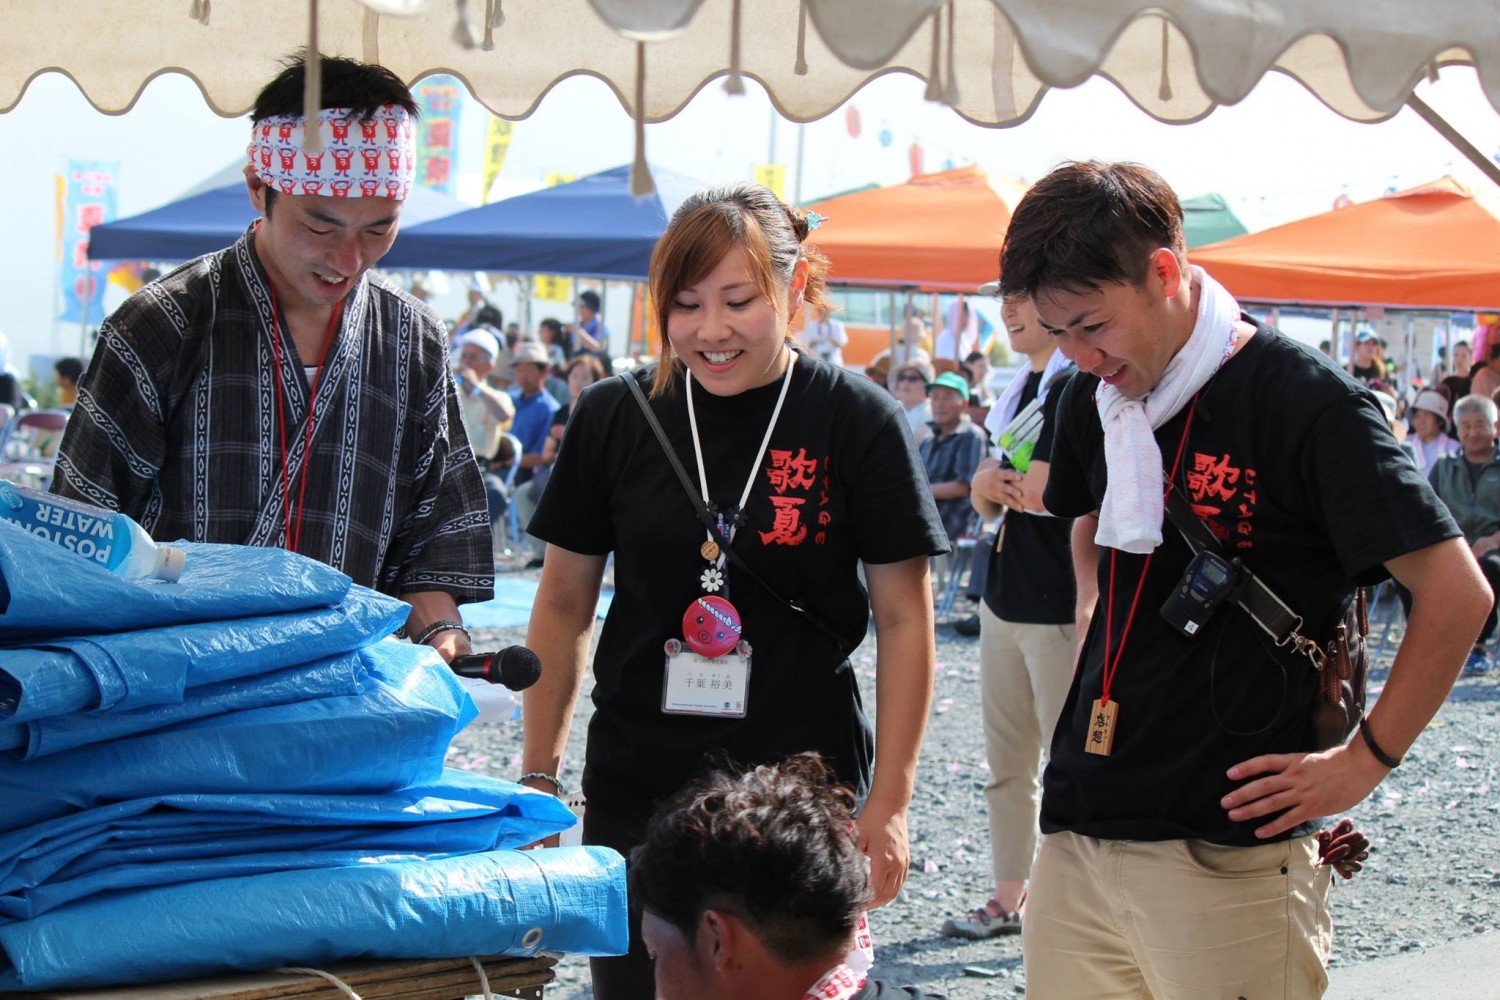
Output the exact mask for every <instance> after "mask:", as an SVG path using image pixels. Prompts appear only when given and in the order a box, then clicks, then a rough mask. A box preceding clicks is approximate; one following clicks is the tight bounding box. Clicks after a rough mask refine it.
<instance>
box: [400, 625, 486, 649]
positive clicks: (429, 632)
mask: <svg viewBox="0 0 1500 1000" xmlns="http://www.w3.org/2000/svg"><path fill="white" fill-rule="evenodd" d="M439 632H462V633H463V634H464V638H465V639H468V640H469V641H470V642H472V641H473V640H474V637H473V636H472V635H470V634H469V630H468V629H467V628H465V627H464V623H463V622H455V621H449V620H446V619H445V620H443V621H437V622H433V623H432V624H431V625H429V626H427V627H426V628H424V629H423V630H422V631H421V632H418V633H417V637H416V638H415V639H413V640H412V642H414V643H416V644H417V645H418V646H425V645H427V640H428V639H431V638H432V637H433V636H435V635H437V634H438V633H439Z"/></svg>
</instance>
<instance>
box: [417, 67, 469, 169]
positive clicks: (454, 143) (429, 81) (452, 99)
mask: <svg viewBox="0 0 1500 1000" xmlns="http://www.w3.org/2000/svg"><path fill="white" fill-rule="evenodd" d="M460 86H461V85H460V84H459V82H458V80H457V79H455V78H454V77H451V76H429V77H427V78H426V79H425V80H422V81H421V82H420V83H418V84H417V85H416V88H415V89H414V91H413V96H414V97H416V99H417V106H418V107H419V108H420V109H421V111H422V115H421V118H420V119H419V121H420V123H421V124H420V126H419V127H418V129H417V183H418V184H420V185H422V186H423V187H427V188H432V189H433V190H434V191H441V192H442V193H443V194H446V195H452V194H453V193H454V191H455V189H456V188H457V187H458V120H459V114H460V112H462V111H463V92H462V91H461V90H460V89H459V88H460Z"/></svg>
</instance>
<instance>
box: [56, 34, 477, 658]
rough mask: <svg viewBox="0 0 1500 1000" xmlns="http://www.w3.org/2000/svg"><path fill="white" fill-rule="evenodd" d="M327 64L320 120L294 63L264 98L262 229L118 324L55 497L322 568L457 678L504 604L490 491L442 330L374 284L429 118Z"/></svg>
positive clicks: (257, 176)
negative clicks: (481, 629) (469, 608)
mask: <svg viewBox="0 0 1500 1000" xmlns="http://www.w3.org/2000/svg"><path fill="white" fill-rule="evenodd" d="M319 58H321V67H320V69H321V76H322V92H321V101H320V103H319V106H320V107H321V108H322V110H321V111H319V112H318V113H317V115H316V117H315V118H314V119H312V120H309V119H308V118H306V117H305V116H304V103H303V102H304V95H303V89H304V81H305V77H306V73H305V67H304V64H303V62H302V60H300V59H298V60H296V61H294V62H293V63H291V64H289V66H288V67H287V68H286V69H285V70H284V71H283V72H282V73H281V74H280V75H279V76H277V77H276V79H274V80H272V81H271V83H269V84H268V85H267V86H266V87H265V88H264V89H263V90H262V91H261V92H260V94H259V96H258V97H257V98H256V101H255V108H254V111H253V112H252V115H251V127H250V134H249V140H250V142H249V146H248V154H249V162H248V165H247V166H246V167H245V185H246V188H247V189H248V192H249V196H250V201H251V203H252V204H253V205H254V206H255V208H256V210H257V211H258V212H259V213H260V218H259V219H257V220H256V221H255V223H254V224H252V225H251V226H250V228H249V229H248V230H247V231H246V232H245V234H244V235H243V236H241V237H240V238H239V240H237V241H236V242H235V244H234V245H233V246H232V247H229V248H228V249H226V250H221V251H219V252H217V253H213V254H209V255H208V256H206V257H201V258H199V259H198V260H195V261H192V262H190V263H188V264H185V265H184V266H182V267H180V268H178V269H177V270H175V271H173V272H172V273H171V274H169V275H167V276H165V277H163V278H161V279H159V280H158V281H154V282H152V283H151V284H149V285H147V286H146V287H145V288H143V289H141V290H140V291H139V292H137V293H136V294H135V295H133V296H131V298H130V299H129V300H128V301H126V303H125V304H124V305H123V306H121V307H120V309H119V310H118V311H117V312H116V313H115V314H114V315H113V316H111V317H110V318H109V319H108V320H107V321H106V322H105V323H104V325H103V327H102V328H101V330H100V335H99V344H98V347H97V349H96V350H95V352H94V357H93V360H92V362H91V363H90V365H89V368H88V371H87V372H86V373H85V374H84V376H83V381H82V382H81V383H80V384H79V392H78V405H77V408H76V410H75V411H74V413H73V416H72V418H71V419H70V420H69V421H68V429H67V432H66V434H65V436H64V438H63V442H62V449H61V454H60V455H59V457H58V462H57V477H56V479H55V480H54V481H53V486H52V488H53V490H54V491H55V492H57V493H60V494H62V495H64V496H70V497H75V498H77V499H80V500H85V501H90V502H92V503H96V504H100V505H102V506H105V507H110V508H114V509H117V510H120V511H123V512H124V513H126V514H129V515H130V516H132V517H134V518H135V519H136V520H137V521H139V522H140V523H141V525H142V526H143V527H144V528H145V529H146V530H147V531H149V532H150V533H151V535H152V536H153V537H154V538H156V539H158V540H162V541H170V540H172V539H177V538H187V539H190V540H192V541H200V542H232V543H241V544H246V545H278V546H284V547H286V548H289V549H292V550H294V551H298V552H302V553H304V554H306V555H308V556H311V557H313V558H315V559H320V560H323V561H324V562H327V563H329V564H330V565H332V566H334V567H335V568H337V569H340V570H343V571H344V572H345V573H347V574H349V575H350V576H351V577H353V578H354V580H355V581H356V582H357V583H361V584H364V585H365V586H368V587H373V588H376V589H378V590H382V591H384V592H386V593H389V594H393V595H395V596H397V597H400V598H401V599H403V600H405V601H407V602H408V603H409V604H411V606H412V612H411V616H410V617H409V618H408V620H407V626H406V627H407V631H408V632H409V633H411V634H412V636H413V638H414V639H415V641H417V642H426V643H429V644H431V645H433V646H435V647H436V648H437V649H438V651H439V652H440V653H442V654H443V655H444V656H445V657H449V658H451V657H452V656H454V655H455V654H458V653H467V652H469V651H470V650H469V639H468V632H467V630H466V629H464V627H463V623H462V620H461V619H460V617H459V614H458V605H459V604H460V603H466V602H471V601H482V600H487V599H488V598H489V597H490V596H491V595H492V594H493V592H494V577H493V563H492V561H491V540H490V531H489V518H488V517H487V516H486V510H485V496H484V488H483V486H482V485H481V483H480V479H479V466H478V465H477V464H476V462H475V461H474V454H473V452H472V450H471V449H470V445H469V439H468V437H467V435H466V434H465V433H464V426H463V417H462V416H461V412H462V408H461V406H460V403H459V398H458V391H457V383H456V382H455V381H454V379H453V377H452V375H451V374H450V372H449V367H448V366H449V349H448V336H447V331H446V329H445V327H444V326H443V323H442V321H441V320H440V319H439V318H438V317H437V315H436V314H435V313H433V312H432V310H431V309H429V308H428V307H427V306H425V305H423V304H422V303H421V302H420V301H419V300H417V299H415V298H413V297H412V296H411V295H410V294H408V293H407V292H405V291H403V290H401V289H399V288H398V287H396V286H395V285H394V284H391V283H390V282H388V281H386V280H385V279H383V278H380V277H378V276H376V275H374V274H372V273H370V268H372V267H373V266H374V265H375V264H376V262H377V261H379V260H380V258H381V257H382V256H384V255H385V252H386V251H387V250H389V249H390V247H391V244H392V242H394V241H395V239H396V228H397V225H398V223H399V222H400V219H401V210H402V205H403V202H404V200H405V198H406V197H407V194H408V193H409V192H410V190H411V187H412V184H413V182H414V180H415V164H414V162H413V161H414V157H415V152H416V141H415V136H416V121H415V115H416V110H417V108H416V103H415V102H414V101H413V100H412V96H411V92H410V91H409V90H407V88H406V85H405V84H403V83H402V82H401V80H400V78H398V77H397V76H396V75H395V74H394V73H392V72H391V71H390V70H387V69H385V68H383V67H381V66H373V65H366V64H364V63H359V62H355V61H354V60H351V59H336V58H322V57H319ZM314 133H315V134H317V135H318V137H319V139H320V140H321V146H322V151H321V152H313V151H312V149H313V148H316V147H315V146H313V145H312V144H310V143H308V142H307V141H306V140H308V139H310V138H311V136H312V134H314Z"/></svg>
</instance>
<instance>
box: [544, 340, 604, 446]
mask: <svg viewBox="0 0 1500 1000" xmlns="http://www.w3.org/2000/svg"><path fill="white" fill-rule="evenodd" d="M563 373H564V377H565V378H566V379H567V381H568V402H567V405H565V406H563V408H562V409H560V410H558V411H557V412H556V413H554V414H553V415H552V428H551V433H552V436H553V437H555V438H557V439H558V440H559V441H561V440H562V436H563V428H564V427H566V426H567V424H568V418H569V417H570V416H572V415H573V404H574V403H576V402H578V397H579V396H581V395H582V394H583V390H585V389H587V388H588V387H589V386H591V385H593V384H594V383H595V382H598V381H600V380H601V379H603V378H605V377H606V376H607V375H608V374H609V373H608V372H606V371H605V370H604V363H603V362H602V361H600V360H599V359H598V358H597V357H595V356H594V355H592V354H580V355H579V356H578V357H576V358H574V359H573V360H571V361H569V362H568V363H567V365H565V366H564V367H563Z"/></svg>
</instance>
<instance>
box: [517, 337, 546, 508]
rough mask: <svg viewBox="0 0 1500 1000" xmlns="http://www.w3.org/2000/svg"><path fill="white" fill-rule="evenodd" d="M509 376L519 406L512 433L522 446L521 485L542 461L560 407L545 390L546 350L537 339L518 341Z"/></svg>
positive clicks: (518, 474) (518, 476)
mask: <svg viewBox="0 0 1500 1000" xmlns="http://www.w3.org/2000/svg"><path fill="white" fill-rule="evenodd" d="M510 377H511V382H512V383H513V384H512V386H511V390H510V394H511V398H512V399H513V400H514V401H515V407H516V417H515V422H514V423H513V424H512V425H511V433H512V434H514V435H515V436H516V437H518V438H520V439H521V448H522V452H521V471H520V472H518V473H517V474H516V482H517V483H518V484H519V483H524V482H526V481H527V480H528V479H530V478H531V474H532V471H533V470H534V469H535V468H536V467H537V466H538V465H539V464H541V461H542V445H543V444H544V443H545V442H546V440H547V432H548V429H549V428H550V427H551V426H552V415H553V414H554V413H556V412H557V410H558V402H557V400H555V399H553V398H552V395H551V394H550V393H548V392H547V390H546V381H547V349H546V348H545V347H543V346H542V345H541V344H539V343H537V342H536V341H534V340H523V341H521V342H520V343H519V344H517V345H516V349H515V360H514V361H512V362H511V366H510Z"/></svg>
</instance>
